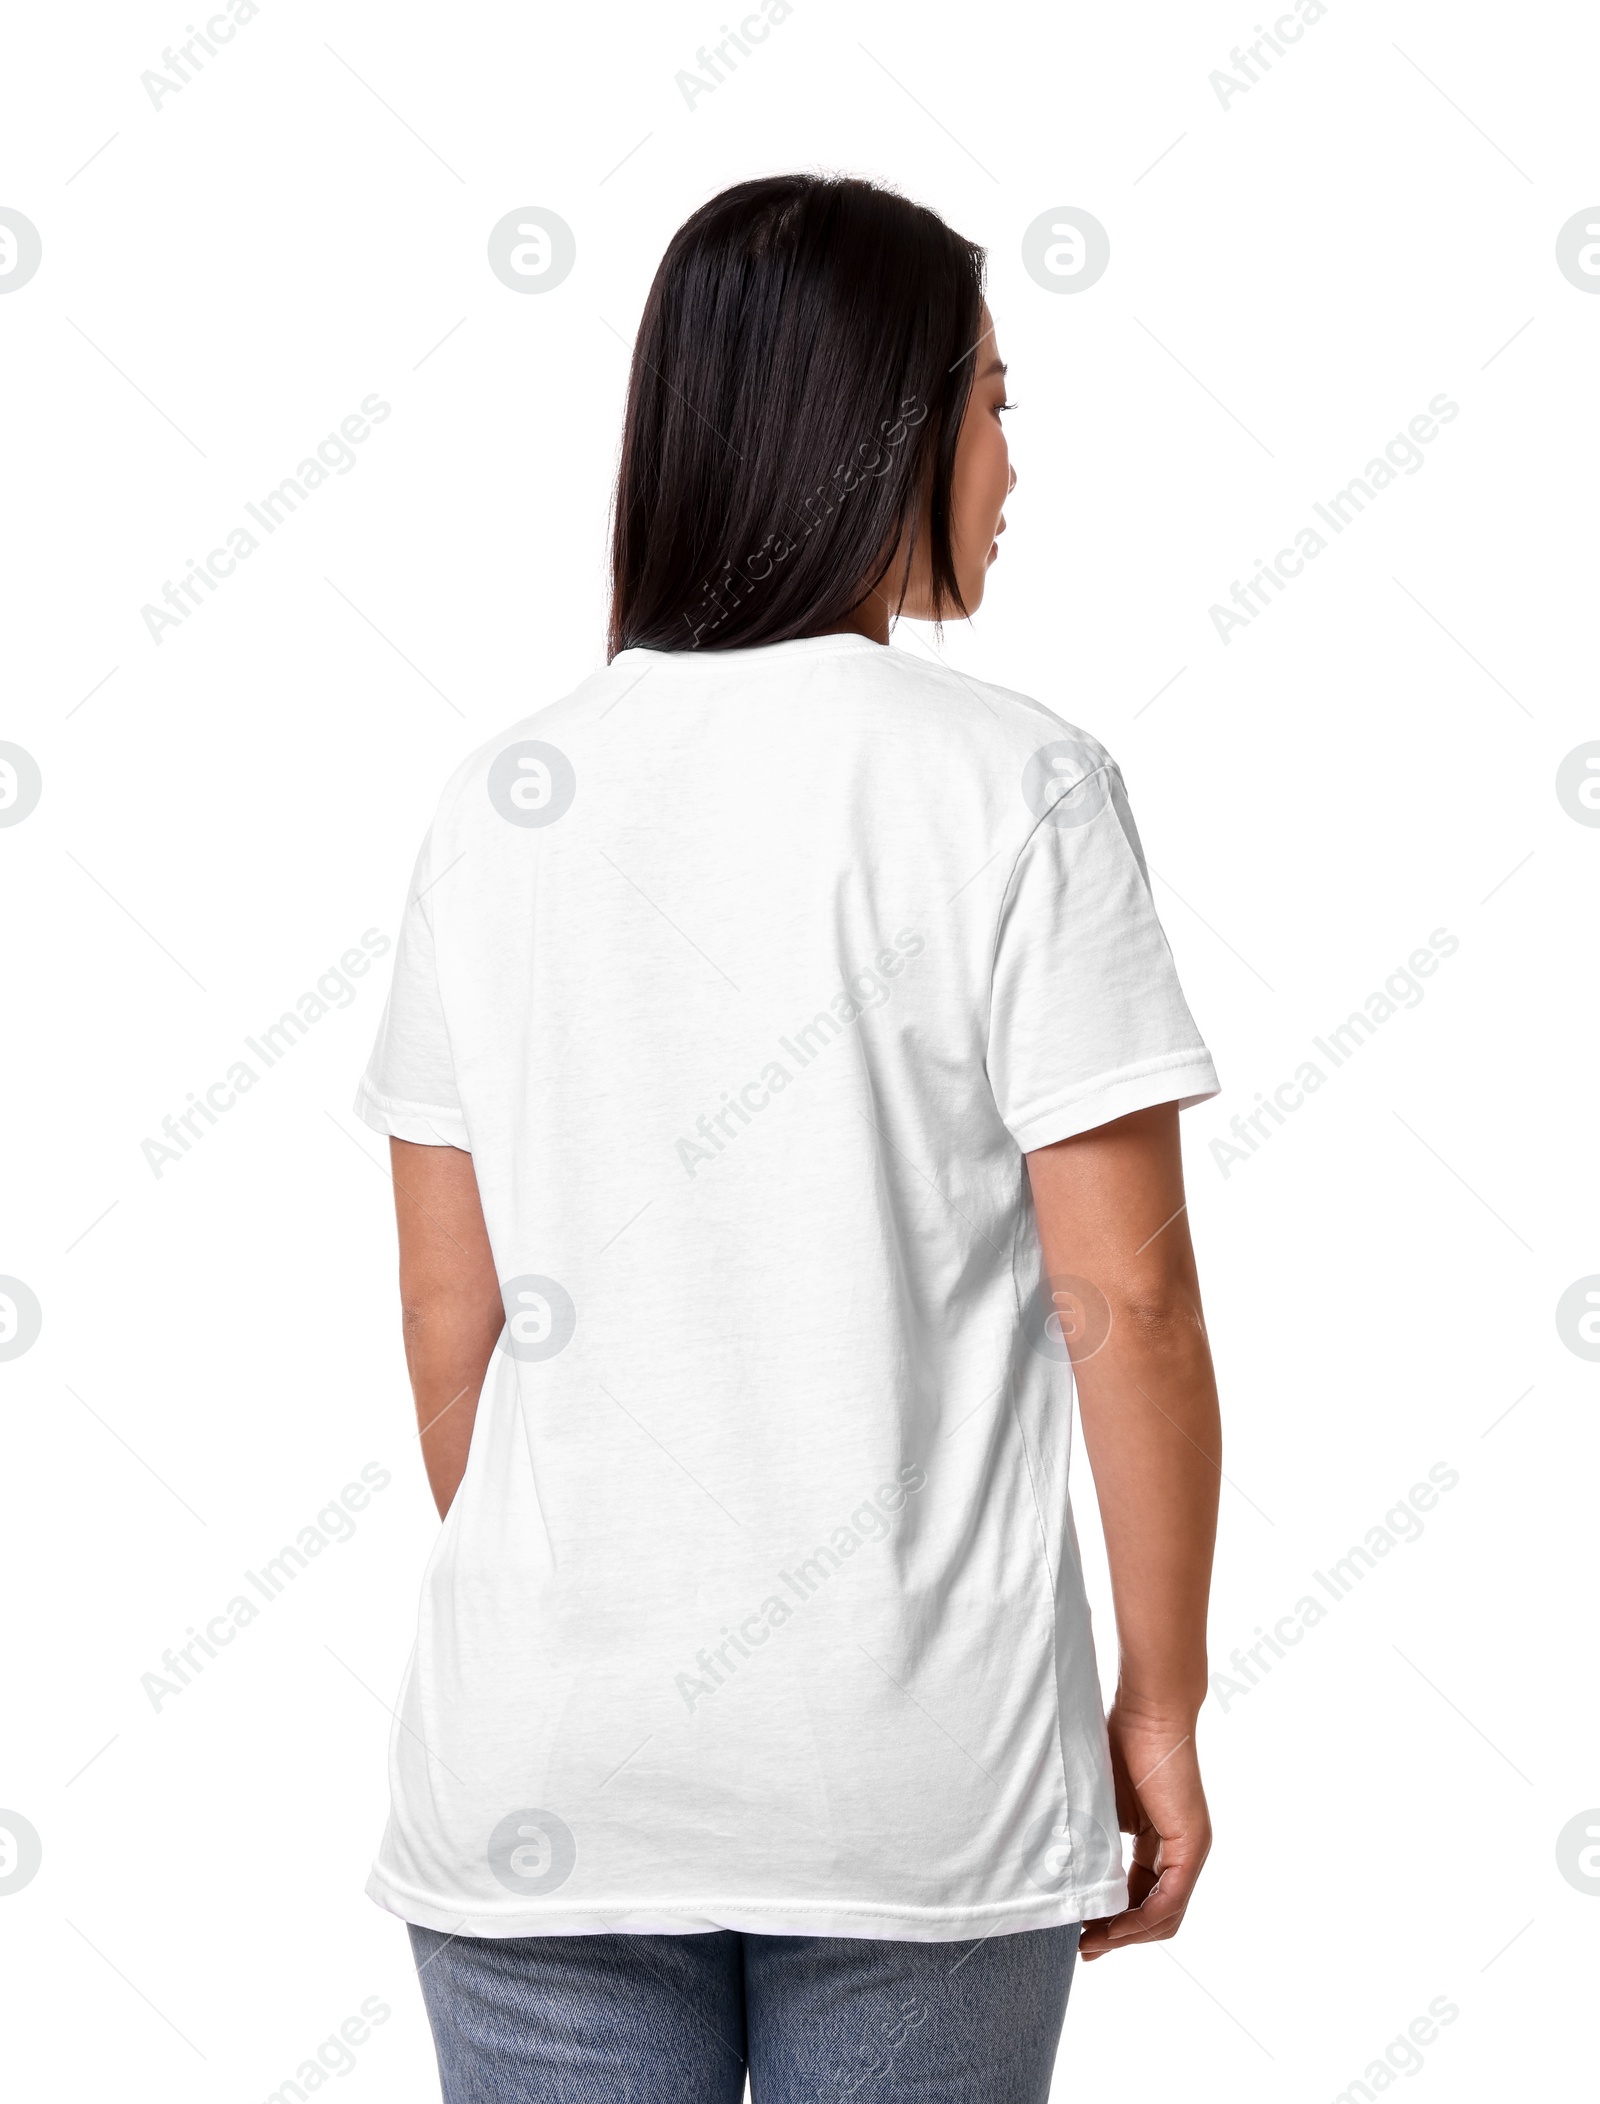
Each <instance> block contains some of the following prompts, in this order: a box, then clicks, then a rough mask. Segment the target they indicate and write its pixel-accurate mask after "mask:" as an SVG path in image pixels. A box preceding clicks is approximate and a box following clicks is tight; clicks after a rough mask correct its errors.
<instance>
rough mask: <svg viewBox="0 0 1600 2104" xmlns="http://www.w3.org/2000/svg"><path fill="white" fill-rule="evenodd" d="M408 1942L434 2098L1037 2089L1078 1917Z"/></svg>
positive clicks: (590, 2103)
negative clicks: (432, 2057)
mask: <svg viewBox="0 0 1600 2104" xmlns="http://www.w3.org/2000/svg"><path fill="white" fill-rule="evenodd" d="M411 1944H412V1949H413V1951H414V1953H415V1956H416V1961H417V1971H418V1976H419V1978H420V1980H421V1984H422V1992H423V1998H424V2000H425V2001H426V2003H427V2008H428V2020H429V2022H430V2023H431V2025H432V2026H433V2038H434V2045H435V2048H436V2049H437V2052H438V2055H439V2076H440V2082H441V2085H442V2089H443V2095H444V2104H535V2100H536V2104H740V2099H741V2098H742V2097H743V2095H744V2083H745V2074H746V2070H748V2072H749V2077H750V2095H751V2099H752V2104H845V2100H846V2099H849V2098H859V2099H860V2100H861V2104H912V2100H915V2104H1046V2099H1047V2097H1048V2096H1049V2093H1050V2071H1051V2068H1052V2066H1053V2065H1054V2062H1055V2057H1056V2043H1057V2040H1058V2039H1059V2037H1060V2034H1061V2021H1062V2018H1063V2017H1064V2016H1065V2014H1066V2008H1067V1990H1068V1989H1069V1988H1070V1986H1071V1984H1072V1969H1073V1964H1074V1961H1075V1960H1076V1958H1077V1954H1078V1924H1077V1923H1073V1924H1071V1925H1070V1926H1068V1927H1066V1928H1058V1929H1024V1930H1021V1931H1019V1932H1018V1933H1017V1934H1015V1935H1010V1936H1001V1935H991V1936H987V1937H985V1938H983V1939H981V1940H980V1941H978V1942H976V1943H889V1942H881V1941H876V1940H869V1939H864V1938H863V1939H857V1938H854V1937H835V1936H750V1935H740V1934H736V1933H734V1932H733V1931H731V1930H726V1929H719V1930H715V1931H713V1932H711V1933H709V1934H706V1935H699V1936H612V1935H602V1936H510V1937H475V1936H442V1935H440V1934H439V1933H438V1932H437V1931H436V1930H433V1929H422V1928H417V1927H415V1926H413V1927H412V1929H411Z"/></svg>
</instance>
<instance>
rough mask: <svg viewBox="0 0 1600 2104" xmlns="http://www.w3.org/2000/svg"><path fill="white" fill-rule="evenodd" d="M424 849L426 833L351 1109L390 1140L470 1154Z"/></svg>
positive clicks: (427, 845) (429, 858)
mask: <svg viewBox="0 0 1600 2104" xmlns="http://www.w3.org/2000/svg"><path fill="white" fill-rule="evenodd" d="M431 849H432V836H431V835H430V836H429V839H428V840H426V841H424V842H423V846H422V852H421V854H420V855H418V857H417V866H416V870H415V872H414V874H413V876H412V880H411V890H410V893H409V895H408V897H407V900H406V911H405V919H404V920H403V921H402V923H401V926H400V939H399V941H398V943H397V944H396V945H395V956H394V980H393V983H392V984H391V986H390V988H389V999H388V1001H387V1003H386V1004H385V1007H384V1011H383V1021H382V1022H381V1023H380V1024H379V1026H378V1039H377V1043H376V1044H375V1045H374V1046H373V1048H372V1057H371V1059H370V1060H369V1061H368V1062H367V1071H366V1073H365V1074H364V1075H363V1076H362V1079H361V1085H360V1087H359V1088H358V1089H357V1090H356V1100H355V1104H354V1109H355V1112H356V1115H357V1116H358V1117H359V1118H362V1119H364V1120H365V1121H366V1123H367V1124H368V1125H370V1126H372V1127H373V1129H374V1130H375V1131H377V1132H386V1133H388V1134H389V1135H390V1137H391V1138H393V1139H396V1140H412V1141H415V1142H416V1143H417V1144H418V1145H420V1146H423V1147H461V1148H465V1149H467V1150H468V1151H469V1152H470V1151H471V1144H472V1143H471V1141H470V1140H469V1139H468V1137H467V1124H466V1119H465V1118H464V1117H463V1115H462V1111H461V1104H460V1099H459V1098H458V1096H457V1093H456V1079H455V1066H454V1062H453V1061H452V1059H451V1056H450V1035H449V1031H448V1029H447V1028H446V1025H445V1017H444V1006H443V1003H442V1002H441V1000H440V998H439V980H438V975H437V972H436V970H435V964H434V913H433V905H432V903H431V901H430V896H429V894H430V893H431V892H432V890H433V887H434V884H435V881H436V879H435V875H434V871H433V868H432V853H431Z"/></svg>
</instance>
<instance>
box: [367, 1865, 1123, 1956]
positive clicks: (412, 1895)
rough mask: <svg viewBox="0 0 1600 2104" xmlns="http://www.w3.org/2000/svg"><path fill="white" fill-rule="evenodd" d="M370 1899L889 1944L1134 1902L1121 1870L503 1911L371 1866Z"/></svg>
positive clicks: (668, 1930) (418, 1917) (560, 1924)
mask: <svg viewBox="0 0 1600 2104" xmlns="http://www.w3.org/2000/svg"><path fill="white" fill-rule="evenodd" d="M367 1896H368V1898H369V1899H372V1900H374V1901H376V1903H377V1904H378V1905H379V1906H380V1907H383V1908H385V1909H386V1910H387V1911H388V1912H389V1913H391V1914H398V1915H399V1917H400V1919H401V1920H402V1921H409V1922H414V1923H416V1925H417V1926H418V1927H419V1928H424V1929H435V1930H437V1931H438V1932H439V1933H440V1934H441V1935H445V1936H480V1937H501V1936H604V1935H612V1936H703V1935H710V1934H711V1933H712V1932H713V1931H715V1930H718V1929H732V1930H735V1931H738V1932H741V1933H743V1934H747V1935H753V1936H853V1937H863V1938H873V1939H877V1940H881V1941H884V1942H889V1943H962V1942H967V1941H970V1940H971V1939H972V1938H973V1937H975V1936H977V1937H984V1936H992V1935H1000V1936H1006V1935H1016V1934H1018V1933H1020V1932H1021V1931H1023V1930H1025V1929H1054V1928H1061V1927H1063V1926H1065V1925H1066V1924H1067V1923H1069V1922H1075V1921H1097V1920H1100V1919H1102V1918H1103V1917H1104V1916H1106V1915H1108V1914H1120V1913H1121V1912H1122V1910H1123V1909H1124V1908H1125V1907H1126V1906H1127V1904H1128V1881H1127V1879H1126V1878H1125V1877H1118V1878H1108V1879H1105V1880H1103V1881H1102V1882H1101V1883H1100V1884H1097V1885H1087V1886H1084V1887H1083V1888H1082V1889H1081V1890H1067V1891H1063V1892H1054V1893H1040V1894H1039V1895H1038V1896H1037V1897H1029V1898H1027V1899H1020V1900H994V1901H988V1902H985V1903H982V1904H979V1905H975V1906H971V1907H899V1906H894V1905H892V1904H882V1903H875V1902H870V1901H848V1900H733V1899H730V1900H711V1899H698V1900H648V1901H647V1900H624V1901H615V1902H613V1903H612V1904H610V1905H608V1906H600V1907H575V1906H572V1905H563V1904H560V1903H557V1904H554V1905H551V1904H548V1903H544V1904H537V1905H533V1906H525V1905H520V1904H518V1903H517V1902H516V1901H514V1900H513V1901H508V1903H507V1904H506V1906H505V1907H504V1908H501V1907H484V1906H482V1905H480V1904H479V1903H478V1902H476V1901H469V1902H468V1903H467V1905H466V1906H464V1907H462V1906H452V1905H451V1904H450V1903H449V1902H448V1901H447V1900H445V1899H443V1898H440V1897H438V1896H436V1895H433V1894H429V1893H419V1892H413V1891H410V1890H409V1889H408V1888H407V1887H405V1886H403V1885H399V1884H397V1883H395V1881H394V1880H393V1879H392V1878H390V1877H388V1876H387V1875H386V1874H385V1873H384V1872H382V1871H381V1870H378V1869H374V1870H373V1872H372V1875H371V1877H370V1878H369V1879H368V1881H367Z"/></svg>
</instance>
